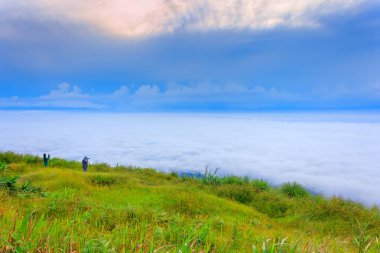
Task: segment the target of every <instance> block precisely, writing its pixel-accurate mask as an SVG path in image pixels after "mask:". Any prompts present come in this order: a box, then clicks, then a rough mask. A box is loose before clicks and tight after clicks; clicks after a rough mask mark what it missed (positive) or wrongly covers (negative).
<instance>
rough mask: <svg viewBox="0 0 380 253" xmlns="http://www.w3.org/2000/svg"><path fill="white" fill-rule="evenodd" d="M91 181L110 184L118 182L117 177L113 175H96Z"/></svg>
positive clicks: (95, 183)
mask: <svg viewBox="0 0 380 253" xmlns="http://www.w3.org/2000/svg"><path fill="white" fill-rule="evenodd" d="M91 183H92V184H94V185H101V186H110V185H114V184H115V183H116V179H115V178H114V177H111V176H103V175H96V176H94V177H92V178H91Z"/></svg>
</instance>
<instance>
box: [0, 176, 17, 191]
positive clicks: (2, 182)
mask: <svg viewBox="0 0 380 253" xmlns="http://www.w3.org/2000/svg"><path fill="white" fill-rule="evenodd" d="M17 179H18V177H2V178H0V189H5V190H7V191H8V192H15V191H16V190H17V189H16V181H17Z"/></svg>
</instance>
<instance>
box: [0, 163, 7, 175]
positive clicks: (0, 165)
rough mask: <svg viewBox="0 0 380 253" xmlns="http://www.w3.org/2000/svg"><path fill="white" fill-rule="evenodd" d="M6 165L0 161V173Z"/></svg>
mask: <svg viewBox="0 0 380 253" xmlns="http://www.w3.org/2000/svg"><path fill="white" fill-rule="evenodd" d="M7 167H8V164H6V163H4V162H0V173H1V172H3V171H5V170H6V169H7Z"/></svg>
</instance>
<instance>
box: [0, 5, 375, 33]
mask: <svg viewBox="0 0 380 253" xmlns="http://www.w3.org/2000/svg"><path fill="white" fill-rule="evenodd" d="M364 2H368V0H335V1H331V0H302V1H299V0H281V1H278V0H241V1H236V0H226V1H223V2H221V1H218V0H193V1H180V0H171V1H165V0H140V1H133V0H113V1H102V0H83V1H76V0H49V1H47V0H35V1H19V2H16V3H14V1H12V3H9V2H8V1H6V0H3V1H0V8H1V9H3V10H8V12H7V13H8V14H7V15H10V16H11V18H12V19H18V18H31V16H32V17H33V18H37V19H38V20H56V21H58V22H60V23H63V24H76V23H79V24H87V25H89V26H91V27H94V28H96V29H99V30H101V31H103V32H105V33H107V34H111V35H115V36H123V37H141V36H151V35H159V34H165V33H171V32H174V31H177V30H188V31H205V30H220V29H238V30H241V29H249V30H262V29H271V28H275V27H279V26H286V27H315V26H318V25H320V24H319V21H318V18H319V17H320V16H322V15H327V14H331V13H335V12H338V11H340V12H342V11H346V10H350V9H355V8H357V7H358V6H359V5H360V4H362V3H364ZM1 30H2V32H3V33H11V32H12V31H11V30H12V29H9V27H3V29H1ZM0 34H1V32H0Z"/></svg>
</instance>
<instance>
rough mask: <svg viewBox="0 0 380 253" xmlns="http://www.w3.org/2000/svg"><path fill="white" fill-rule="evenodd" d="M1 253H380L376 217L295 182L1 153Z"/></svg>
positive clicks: (370, 211)
mask: <svg viewBox="0 0 380 253" xmlns="http://www.w3.org/2000/svg"><path fill="white" fill-rule="evenodd" d="M0 168H3V169H1V170H0V202H1V205H0V252H74V251H75V252H284V253H285V252H361V253H362V252H363V253H364V252H380V243H379V237H380V212H379V210H378V208H376V207H372V208H369V207H364V206H362V205H361V204H358V203H356V202H352V201H348V200H344V199H342V198H339V197H332V198H324V197H322V196H318V195H313V194H311V193H310V192H308V191H307V189H305V188H304V187H303V186H302V185H300V184H298V183H286V184H283V185H281V186H279V187H274V186H272V185H270V184H269V183H268V182H267V181H265V180H263V179H249V178H240V177H236V176H226V177H219V176H217V175H216V173H215V171H206V172H205V173H204V176H203V177H201V178H186V177H179V176H178V174H177V173H175V172H172V173H169V174H165V173H161V172H158V171H156V170H154V169H149V168H148V169H143V168H134V167H124V166H117V167H111V166H110V165H108V164H95V165H90V167H89V171H88V172H87V173H83V172H82V171H81V164H80V163H79V162H75V161H66V160H63V159H58V158H52V159H51V160H50V166H49V167H48V168H44V167H43V162H42V159H40V158H39V157H34V156H31V155H19V154H15V153H12V152H3V153H0Z"/></svg>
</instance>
